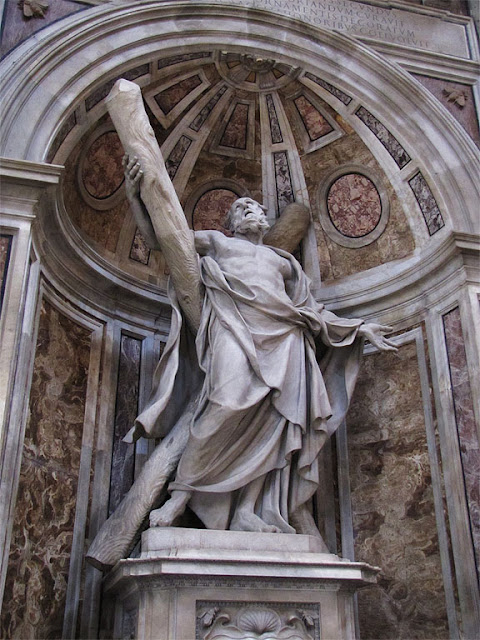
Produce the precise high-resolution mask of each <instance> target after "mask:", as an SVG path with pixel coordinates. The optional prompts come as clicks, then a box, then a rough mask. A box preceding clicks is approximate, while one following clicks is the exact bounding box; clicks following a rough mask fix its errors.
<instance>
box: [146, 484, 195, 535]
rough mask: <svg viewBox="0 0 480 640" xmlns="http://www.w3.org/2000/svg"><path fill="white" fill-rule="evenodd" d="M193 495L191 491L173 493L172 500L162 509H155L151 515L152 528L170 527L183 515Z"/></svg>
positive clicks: (176, 490)
mask: <svg viewBox="0 0 480 640" xmlns="http://www.w3.org/2000/svg"><path fill="white" fill-rule="evenodd" d="M191 495H192V492H191V491H180V490H178V489H175V491H172V495H171V496H170V499H169V500H167V502H166V503H165V504H164V505H163V507H161V508H160V509H155V510H154V511H152V512H151V513H150V526H151V527H170V526H171V525H172V524H173V523H174V521H175V520H176V519H177V518H178V517H179V516H181V515H182V513H183V512H184V511H185V507H186V506H187V502H188V501H189V500H190V497H191Z"/></svg>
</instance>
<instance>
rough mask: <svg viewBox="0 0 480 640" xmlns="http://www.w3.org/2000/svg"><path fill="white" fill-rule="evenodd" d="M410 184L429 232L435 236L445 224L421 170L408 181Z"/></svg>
mask: <svg viewBox="0 0 480 640" xmlns="http://www.w3.org/2000/svg"><path fill="white" fill-rule="evenodd" d="M408 184H409V185H410V186H411V188H412V191H413V193H414V194H415V198H416V199H417V202H418V206H419V207H420V211H421V212H422V215H423V217H424V219H425V223H426V225H427V228H428V233H429V234H430V235H431V236H433V234H434V233H437V231H439V230H440V229H441V228H442V227H444V226H445V222H444V220H443V216H442V214H441V212H440V209H439V208H438V205H437V201H436V200H435V198H434V195H433V193H432V192H431V190H430V187H429V186H428V184H427V182H426V180H425V178H424V177H423V175H422V174H421V173H420V171H419V172H418V173H416V174H415V175H414V176H413V178H411V179H410V180H409V181H408Z"/></svg>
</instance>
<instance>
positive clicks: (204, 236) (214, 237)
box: [194, 229, 231, 255]
mask: <svg viewBox="0 0 480 640" xmlns="http://www.w3.org/2000/svg"><path fill="white" fill-rule="evenodd" d="M194 235H195V249H196V250H197V251H198V253H199V254H200V255H204V254H206V253H207V252H209V251H212V250H214V249H215V248H219V247H222V246H225V244H226V243H227V242H228V241H229V240H231V238H228V237H227V236H226V235H225V234H223V233H222V232H221V231H215V230H214V229H202V230H201V231H195V232H194Z"/></svg>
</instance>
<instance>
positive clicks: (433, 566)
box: [347, 342, 450, 640]
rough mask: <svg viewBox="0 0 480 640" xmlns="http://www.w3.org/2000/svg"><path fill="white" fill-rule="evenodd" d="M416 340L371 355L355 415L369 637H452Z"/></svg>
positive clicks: (358, 531) (357, 519)
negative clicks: (375, 569)
mask: <svg viewBox="0 0 480 640" xmlns="http://www.w3.org/2000/svg"><path fill="white" fill-rule="evenodd" d="M423 402H424V398H422V393H421V380H420V373H419V363H418V359H417V351H416V345H415V343H414V342H410V343H407V344H404V345H403V346H401V347H400V348H399V350H398V352H397V353H373V354H371V355H367V356H366V357H365V358H364V363H363V366H362V371H361V374H360V378H359V381H358V384H357V388H356V390H355V394H354V400H353V403H352V406H351V408H350V411H349V414H348V416H347V429H348V452H349V461H350V482H351V500H352V511H353V530H354V544H355V558H356V559H357V560H364V561H367V562H369V563H371V564H373V565H376V566H379V567H381V573H380V577H379V580H378V585H376V586H374V587H368V588H366V589H362V590H361V591H359V593H358V611H359V621H360V635H361V638H362V640H368V639H369V638H371V639H372V640H373V639H375V640H380V639H383V638H399V639H400V638H404V639H405V640H407V639H411V638H425V639H427V638H449V637H450V635H449V628H448V621H447V610H446V600H445V592H444V584H443V576H442V565H441V557H440V549H439V540H438V532H437V524H436V518H435V507H434V498H433V489H432V469H431V465H432V460H431V459H430V456H429V451H428V445H427V434H426V428H427V427H426V424H425V414H424V406H423Z"/></svg>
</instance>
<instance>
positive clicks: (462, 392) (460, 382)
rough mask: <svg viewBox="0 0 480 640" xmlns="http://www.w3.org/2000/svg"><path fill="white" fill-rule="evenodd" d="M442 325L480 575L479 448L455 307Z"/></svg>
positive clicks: (465, 359)
mask: <svg viewBox="0 0 480 640" xmlns="http://www.w3.org/2000/svg"><path fill="white" fill-rule="evenodd" d="M443 325H444V329H445V340H446V344H447V351H448V364H449V369H450V379H451V383H452V395H453V404H454V407H455V421H456V424H457V433H458V442H459V447H460V455H461V459H462V468H463V477H464V482H465V495H466V498H467V505H468V513H469V517H470V529H471V533H472V540H473V545H474V550H475V557H476V562H477V571H479V572H480V446H479V442H478V434H477V430H476V425H475V415H474V413H473V398H472V392H471V388H470V378H469V375H468V368H467V356H466V353H465V341H464V338H463V334H462V324H461V319H460V309H459V308H458V307H456V308H455V309H453V310H452V311H450V312H449V313H447V314H445V315H444V316H443Z"/></svg>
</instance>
